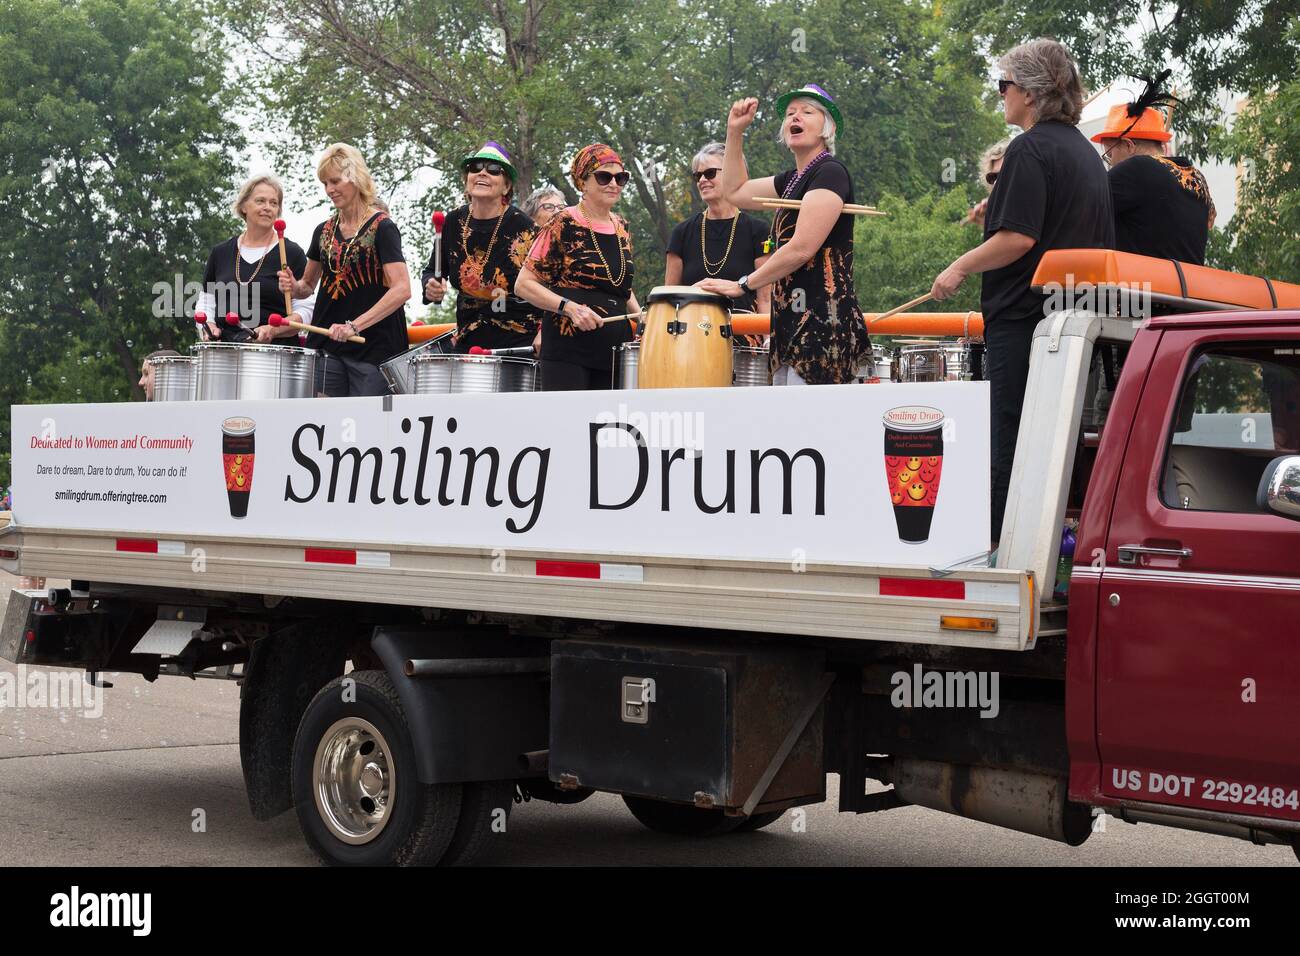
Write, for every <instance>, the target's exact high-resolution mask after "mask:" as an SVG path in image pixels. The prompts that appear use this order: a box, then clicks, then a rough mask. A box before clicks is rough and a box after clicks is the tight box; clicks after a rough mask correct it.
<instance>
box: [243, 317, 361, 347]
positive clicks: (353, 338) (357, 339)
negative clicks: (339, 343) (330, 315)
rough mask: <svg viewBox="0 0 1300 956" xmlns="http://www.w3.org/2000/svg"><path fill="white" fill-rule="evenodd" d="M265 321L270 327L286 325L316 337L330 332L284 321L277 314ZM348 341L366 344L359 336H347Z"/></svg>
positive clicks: (313, 326)
mask: <svg viewBox="0 0 1300 956" xmlns="http://www.w3.org/2000/svg"><path fill="white" fill-rule="evenodd" d="M266 321H267V323H268V324H270V325H287V326H289V327H290V328H293V329H299V330H301V331H303V332H315V333H316V334H317V335H329V334H330V330H329V329H322V328H320V327H318V326H315V325H306V324H304V323H302V322H295V321H294V320H293V319H286V318H285V317H284V316H282V315H280V314H279V313H276V314H275V315H272V316H271V317H270V318H269V319H267V320H266ZM348 341H349V342H356V343H357V344H358V345H365V344H366V340H365V339H364V338H362V337H361V336H360V335H349V336H348Z"/></svg>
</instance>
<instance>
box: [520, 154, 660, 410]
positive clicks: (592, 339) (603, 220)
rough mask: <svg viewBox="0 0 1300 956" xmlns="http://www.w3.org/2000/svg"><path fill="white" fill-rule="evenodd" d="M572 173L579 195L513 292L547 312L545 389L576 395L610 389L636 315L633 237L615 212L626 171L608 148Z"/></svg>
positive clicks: (537, 245)
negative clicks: (620, 347) (616, 361)
mask: <svg viewBox="0 0 1300 956" xmlns="http://www.w3.org/2000/svg"><path fill="white" fill-rule="evenodd" d="M569 175H570V176H571V177H572V178H573V185H574V186H575V187H576V188H577V189H578V191H579V192H580V193H582V198H581V199H580V200H579V201H578V204H577V205H576V206H570V207H568V208H567V209H565V210H563V211H561V212H560V213H558V214H556V216H555V218H554V219H552V220H551V222H550V225H548V226H547V227H546V228H545V229H543V230H542V231H541V233H540V234H539V235H538V237H537V239H536V241H535V242H534V243H533V248H532V249H531V250H530V251H529V253H528V260H527V262H525V263H524V267H523V268H522V269H520V270H519V279H518V280H517V281H516V282H515V294H516V295H518V296H520V297H521V298H523V299H526V300H528V301H529V302H531V303H532V304H533V305H535V306H537V307H538V308H539V309H542V310H543V311H544V312H546V313H549V314H547V315H546V316H545V318H544V319H543V320H542V343H541V361H540V365H539V368H538V371H539V372H540V373H541V379H542V382H541V387H542V389H543V390H545V391H573V390H578V389H601V388H609V387H610V373H611V371H612V370H613V364H614V353H613V348H614V346H616V345H619V344H621V343H623V342H627V341H629V340H630V339H631V338H632V328H631V324H630V323H629V322H628V321H627V320H626V319H619V320H616V321H613V322H608V323H602V322H601V318H602V317H604V316H612V315H625V314H627V313H629V312H639V311H640V310H641V307H640V306H639V305H638V304H637V301H636V296H635V295H634V294H633V293H632V277H633V266H632V237H631V235H630V234H629V232H628V228H627V224H626V223H625V222H624V221H623V219H622V218H621V217H619V216H617V215H615V214H614V211H613V209H614V204H615V203H616V202H618V199H619V196H620V195H621V194H622V192H623V187H624V186H626V185H627V181H628V173H627V171H626V170H624V169H623V160H621V159H620V158H619V155H618V153H616V152H614V150H613V149H611V148H610V147H608V146H606V145H605V144H604V143H593V144H592V145H590V146H587V147H584V148H583V149H582V150H581V151H580V152H579V153H578V155H577V156H575V157H574V159H573V165H572V166H571V167H570V170H569Z"/></svg>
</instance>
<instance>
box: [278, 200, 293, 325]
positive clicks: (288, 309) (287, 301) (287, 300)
mask: <svg viewBox="0 0 1300 956" xmlns="http://www.w3.org/2000/svg"><path fill="white" fill-rule="evenodd" d="M275 234H276V236H278V237H279V240H280V271H281V272H283V271H284V270H285V269H288V268H289V257H288V256H287V255H285V252H284V220H283V219H277V220H276V221H275ZM289 274H290V275H293V273H292V272H291V273H289ZM284 311H285V313H286V314H289V315H291V314H292V313H293V297H292V296H291V295H290V294H289V293H288V292H285V294H284Z"/></svg>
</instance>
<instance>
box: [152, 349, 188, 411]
mask: <svg viewBox="0 0 1300 956" xmlns="http://www.w3.org/2000/svg"><path fill="white" fill-rule="evenodd" d="M194 364H195V363H194V357H193V356H191V355H159V356H158V357H157V358H151V359H150V360H149V365H150V366H151V367H152V368H153V399H152V400H153V401H155V402H192V401H194Z"/></svg>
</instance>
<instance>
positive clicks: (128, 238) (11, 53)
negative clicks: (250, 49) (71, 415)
mask: <svg viewBox="0 0 1300 956" xmlns="http://www.w3.org/2000/svg"><path fill="white" fill-rule="evenodd" d="M209 30H210V28H209V27H207V26H205V22H204V20H203V19H202V18H201V17H200V16H199V14H198V12H197V11H196V10H195V9H194V8H193V7H192V6H191V5H190V4H189V3H186V2H182V0H71V2H68V0H0V62H4V63H5V70H4V71H3V73H0V216H3V217H4V219H5V221H7V222H8V223H9V224H10V228H8V229H6V230H5V231H4V232H3V233H0V321H3V323H4V333H5V334H4V342H5V348H4V364H5V368H6V372H7V374H6V375H5V376H4V378H3V381H0V399H2V400H3V403H4V407H5V409H6V411H5V421H6V422H7V420H8V414H7V408H8V405H9V404H10V403H12V402H14V401H23V402H27V401H33V400H46V399H48V400H62V401H75V400H77V398H78V396H77V390H78V389H80V391H81V396H80V397H81V399H82V400H91V399H107V398H109V397H110V396H112V395H113V394H114V393H116V394H117V395H120V396H126V395H128V394H130V393H131V390H133V389H135V382H136V379H137V378H138V376H139V369H138V362H139V359H140V358H141V357H142V356H143V355H145V354H147V353H148V352H150V351H153V350H154V349H155V348H160V347H176V346H177V345H181V346H183V345H184V343H185V342H188V341H191V340H192V336H193V331H192V328H191V326H190V324H189V323H188V322H187V321H186V320H184V318H183V317H182V316H175V317H173V316H172V315H167V316H160V315H156V314H155V312H156V311H158V310H155V308H154V304H155V303H154V299H155V292H154V285H155V283H166V284H169V285H170V284H172V283H173V282H174V277H175V276H177V275H180V276H182V277H183V278H184V279H185V280H187V281H198V280H199V279H201V277H202V272H201V270H202V265H203V262H204V261H205V259H206V256H207V251H208V249H209V248H210V247H211V246H212V245H214V244H215V243H216V242H217V241H218V240H219V239H221V238H222V237H224V236H228V235H229V234H230V231H231V229H230V227H231V222H230V217H229V213H228V211H227V210H226V209H225V203H226V201H227V199H228V196H229V193H230V191H231V188H232V185H233V183H234V178H235V174H236V172H237V169H236V166H235V163H234V157H235V155H236V154H237V152H238V151H239V150H241V149H242V148H243V145H244V143H243V138H242V134H241V133H240V130H239V127H238V125H237V124H235V123H234V122H233V121H232V120H231V118H230V116H231V107H232V104H233V98H234V96H235V95H236V93H237V91H236V90H235V89H234V88H233V87H231V86H226V85H224V84H225V77H224V76H223V51H222V47H221V43H220V35H219V34H213V33H210V32H209ZM173 305H178V303H173ZM83 356H89V357H90V360H89V361H88V362H85V363H82V362H81V361H80V359H81V358H82V357H83ZM28 379H30V380H31V382H32V385H31V386H30V388H29V387H28V386H27V384H26V383H27V381H28ZM6 430H7V428H6ZM0 478H3V476H0Z"/></svg>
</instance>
